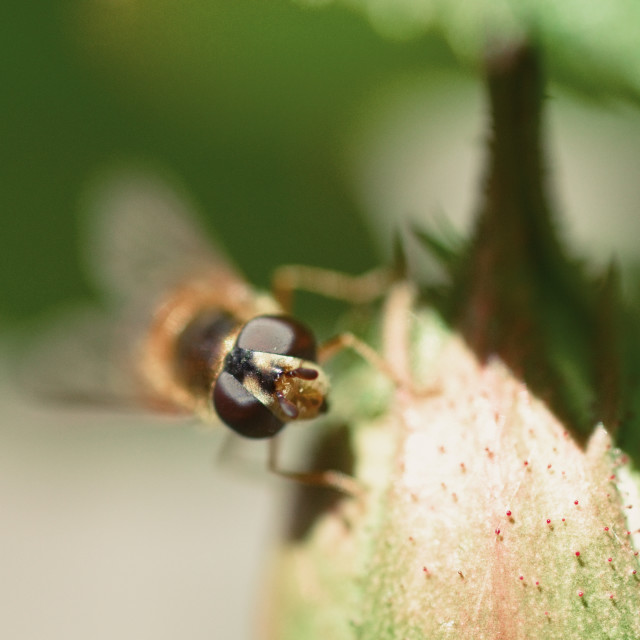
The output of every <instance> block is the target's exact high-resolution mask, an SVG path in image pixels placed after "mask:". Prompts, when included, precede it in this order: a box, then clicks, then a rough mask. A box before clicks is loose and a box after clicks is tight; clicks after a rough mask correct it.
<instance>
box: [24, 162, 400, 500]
mask: <svg viewBox="0 0 640 640" xmlns="http://www.w3.org/2000/svg"><path fill="white" fill-rule="evenodd" d="M85 208H87V209H88V213H89V214H90V215H89V218H88V219H89V223H90V226H91V229H90V232H89V233H88V234H87V236H88V240H87V245H86V249H87V262H88V266H89V269H90V271H91V272H92V274H93V276H94V279H95V280H96V281H97V282H98V284H100V285H101V288H102V289H103V290H104V291H105V292H106V305H107V313H105V314H102V316H101V317H100V318H99V319H96V318H95V317H93V315H94V314H90V315H91V316H92V317H90V318H89V319H88V320H87V321H83V320H80V321H78V320H74V321H73V324H75V326H74V327H72V328H70V324H72V323H70V322H69V321H68V319H65V322H63V323H60V324H61V327H60V330H59V331H58V332H57V333H58V334H62V339H61V336H60V335H56V336H54V335H50V336H49V335H48V336H46V337H45V339H44V340H45V342H46V343H47V344H46V345H45V349H48V351H49V354H48V356H47V355H44V356H41V355H38V356H36V358H35V359H33V361H32V363H31V365H30V367H29V369H30V374H29V375H32V374H34V373H35V374H37V380H36V386H39V387H40V391H41V393H44V394H48V395H53V396H57V397H63V398H64V397H69V396H71V399H74V400H75V399H78V398H79V399H80V400H86V401H89V402H91V403H93V404H95V402H96V401H97V402H101V401H105V402H108V403H112V402H115V403H120V404H121V402H122V400H123V399H124V400H125V401H126V402H127V404H129V405H131V404H135V405H140V404H144V405H146V406H147V407H151V408H158V409H162V410H165V411H167V410H169V411H172V412H186V413H195V414H197V415H198V416H199V417H201V418H203V419H204V420H206V421H210V420H215V419H216V418H217V419H218V420H220V421H221V422H223V423H224V424H225V425H226V426H228V427H229V428H231V429H232V430H233V431H234V432H235V433H237V434H239V435H241V436H244V437H246V438H254V439H255V438H268V439H273V437H274V436H275V435H276V434H278V433H279V432H280V431H281V429H282V428H283V427H284V426H285V425H286V424H287V423H289V422H293V421H296V420H309V419H312V418H315V417H316V416H318V415H319V414H321V413H323V412H324V411H326V409H327V394H328V391H329V381H328V378H327V376H326V374H325V373H324V371H323V369H322V367H321V366H320V365H319V364H318V360H319V356H322V357H328V356H330V355H331V354H332V353H333V352H335V351H336V350H339V349H341V348H343V347H345V346H346V347H351V348H353V349H355V350H356V351H358V352H359V353H360V354H361V355H363V356H364V357H365V358H367V359H368V360H371V361H373V362H374V363H375V364H376V365H378V366H380V367H381V368H382V369H384V368H385V364H384V362H382V359H381V358H380V357H379V356H378V355H377V353H376V352H375V351H374V350H373V349H372V348H371V347H368V346H367V345H366V344H364V343H361V342H360V341H359V340H358V339H356V338H355V337H353V336H352V335H351V334H342V335H340V336H338V337H336V338H335V339H333V340H331V341H329V342H328V343H327V344H325V345H323V346H321V347H320V348H318V346H317V345H316V341H315V339H314V336H313V334H312V332H311V330H310V329H308V328H307V327H306V326H305V325H304V324H302V323H301V322H299V321H298V320H296V319H295V318H293V317H291V316H290V315H289V313H288V309H286V308H285V307H287V306H288V305H289V302H290V299H291V292H292V290H293V289H295V288H306V289H310V290H312V291H316V292H318V293H326V294H331V295H334V296H336V297H341V298H344V299H347V300H356V301H358V300H362V301H366V300H369V299H371V298H373V297H375V296H377V295H379V293H380V291H381V290H382V289H384V287H385V286H386V284H387V282H388V274H387V273H386V272H371V273H370V274H365V276H361V277H360V278H342V277H341V276H337V275H336V274H334V273H333V272H328V271H324V270H316V269H310V268H306V269H305V268H303V267H297V268H284V269H281V270H280V271H279V272H278V273H279V277H278V278H277V279H276V294H277V297H278V298H279V300H280V302H278V301H277V300H276V299H275V298H274V297H273V296H271V295H267V294H261V293H258V292H256V291H255V290H254V289H252V288H251V287H250V286H249V285H248V284H247V283H246V282H245V280H244V279H243V278H242V277H241V276H240V275H239V274H238V273H237V272H236V270H235V269H234V268H233V267H231V266H230V263H229V262H228V261H227V260H226V259H225V258H224V257H223V253H222V251H220V250H219V249H217V248H215V247H213V245H212V244H211V243H210V242H209V241H208V240H205V238H206V237H207V234H206V233H204V232H202V231H201V230H199V229H198V227H197V225H196V224H195V221H194V220H193V219H192V217H191V216H190V214H189V211H188V209H189V207H187V206H186V205H185V202H184V198H180V197H178V196H177V194H176V193H175V192H174V190H172V189H170V188H169V187H168V186H167V185H166V184H165V183H164V182H163V181H162V180H160V179H158V178H156V177H155V176H152V175H149V174H146V173H140V172H136V173H123V174H120V175H118V176H115V177H112V178H111V179H110V180H106V181H105V180H103V181H102V183H100V184H99V186H98V188H97V189H94V190H93V192H91V193H90V197H89V198H88V200H87V203H86V207H85ZM96 351H99V352H100V355H99V356H98V357H96ZM89 352H91V353H89ZM40 353H42V351H41V352H40ZM91 363H93V365H92V364H91ZM69 378H72V380H69ZM61 388H62V389H63V391H62V392H61V391H60V389H61ZM69 390H75V391H72V392H70V391H69ZM274 456H275V454H271V455H270V466H271V467H272V468H275V467H276V463H275V458H274ZM283 475H289V476H292V477H297V478H298V479H302V480H309V481H310V482H314V483H319V484H327V483H328V484H332V485H334V486H337V487H338V488H340V489H342V490H345V489H344V486H345V484H344V482H343V481H342V480H340V479H339V478H338V479H336V478H337V476H335V475H331V472H329V475H326V474H324V475H323V474H283ZM327 479H328V480H327ZM347 491H350V489H347Z"/></svg>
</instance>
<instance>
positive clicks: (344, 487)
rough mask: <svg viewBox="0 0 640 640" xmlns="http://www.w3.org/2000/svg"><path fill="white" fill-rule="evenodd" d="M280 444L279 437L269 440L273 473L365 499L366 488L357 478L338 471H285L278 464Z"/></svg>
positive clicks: (270, 462) (269, 463) (269, 464)
mask: <svg viewBox="0 0 640 640" xmlns="http://www.w3.org/2000/svg"><path fill="white" fill-rule="evenodd" d="M279 442H280V441H279V439H278V436H275V437H273V438H271V439H270V440H269V458H268V468H269V471H271V472H272V473H275V474H276V475H278V476H280V477H282V478H287V479H288V480H294V481H295V482H300V483H302V484H306V485H310V486H314V487H326V488H330V489H335V490H336V491H338V492H340V493H343V494H345V495H347V496H350V497H352V498H358V499H361V498H363V497H364V495H365V488H364V487H363V486H362V485H361V484H360V483H359V482H358V481H357V480H356V479H355V478H353V477H351V476H350V475H348V474H346V473H342V472H341V471H336V470H334V469H327V470H325V471H309V472H305V471H302V472H297V471H284V470H283V469H281V468H280V465H279V464H278V447H279Z"/></svg>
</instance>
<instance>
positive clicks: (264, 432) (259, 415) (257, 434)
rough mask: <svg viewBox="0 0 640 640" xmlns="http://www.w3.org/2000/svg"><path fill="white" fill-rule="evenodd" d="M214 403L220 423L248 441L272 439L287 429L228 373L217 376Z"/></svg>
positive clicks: (224, 372) (214, 387)
mask: <svg viewBox="0 0 640 640" xmlns="http://www.w3.org/2000/svg"><path fill="white" fill-rule="evenodd" d="M212 399H213V406H214V408H215V410H216V413H217V414H218V417H219V418H220V420H222V422H224V423H225V424H226V425H227V426H228V427H230V428H231V429H233V430H234V431H235V432H236V433H238V434H240V435H241V436H244V437H245V438H271V437H272V436H275V435H276V433H278V431H280V429H282V427H284V423H283V422H281V421H280V420H278V418H276V417H275V416H274V415H273V413H271V411H269V409H267V407H265V406H264V405H263V404H262V403H261V402H260V401H259V400H257V399H256V398H254V397H253V396H252V395H251V394H250V393H249V392H248V391H247V390H246V389H245V388H244V387H243V386H242V384H241V383H240V382H238V381H237V380H236V379H235V378H234V377H233V376H232V375H231V374H230V373H227V372H226V371H223V372H222V373H221V374H220V375H219V376H218V379H217V380H216V383H215V385H214V386H213V398H212Z"/></svg>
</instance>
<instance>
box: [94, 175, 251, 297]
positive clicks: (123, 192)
mask: <svg viewBox="0 0 640 640" xmlns="http://www.w3.org/2000/svg"><path fill="white" fill-rule="evenodd" d="M84 203H85V206H84V207H83V209H84V211H83V214H84V219H85V221H86V229H87V230H86V234H85V235H86V243H85V245H84V247H83V248H84V251H85V254H86V258H85V261H86V264H87V268H88V270H89V272H90V273H91V275H92V277H93V279H94V280H95V281H96V282H97V283H98V284H99V285H100V286H101V288H102V289H103V291H104V292H105V293H106V294H108V295H109V296H110V297H112V300H111V302H115V303H116V304H118V305H124V306H128V305H130V304H132V303H133V304H135V305H136V306H140V304H141V303H142V302H144V301H153V299H154V298H157V297H158V296H160V295H162V294H164V293H166V291H167V290H169V289H171V288H174V287H175V286H177V285H179V284H181V283H182V282H184V281H185V280H188V279H192V278H197V277H203V276H205V275H206V274H208V273H210V274H213V276H214V277H215V279H218V280H220V279H233V280H237V281H242V279H241V278H240V276H239V275H238V273H237V272H236V270H235V269H234V268H233V267H231V266H230V263H229V261H228V260H227V259H226V257H225V255H224V253H223V251H222V250H221V249H220V247H219V246H217V245H214V243H213V241H212V239H211V237H210V235H209V234H208V233H207V232H205V231H204V230H203V229H202V228H201V227H200V225H199V224H198V223H197V219H196V217H195V215H194V213H193V207H192V206H191V205H190V203H189V199H188V197H187V196H186V194H185V193H181V192H179V191H178V190H177V189H176V188H174V187H172V186H169V185H168V184H167V182H165V181H164V180H162V179H160V178H159V177H158V176H157V175H154V174H151V173H147V172H144V171H141V170H131V171H127V172H119V173H113V174H111V175H108V176H102V177H101V178H99V179H98V180H96V181H94V184H93V185H92V187H90V188H89V189H88V191H87V195H86V196H85V198H84Z"/></svg>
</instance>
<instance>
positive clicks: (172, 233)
mask: <svg viewBox="0 0 640 640" xmlns="http://www.w3.org/2000/svg"><path fill="white" fill-rule="evenodd" d="M84 203H85V206H84V208H85V209H86V210H87V211H86V213H87V217H86V220H87V224H86V227H87V232H86V244H85V245H84V247H83V248H84V250H85V252H86V262H87V268H88V270H89V273H90V275H91V276H92V278H93V279H94V280H95V281H96V283H97V284H98V286H99V287H100V289H101V293H103V295H104V300H103V305H102V306H101V307H97V306H95V307H93V308H85V309H80V310H78V309H75V310H70V311H69V310H68V311H62V312H60V313H59V314H58V316H57V318H55V320H53V321H50V322H49V324H48V326H47V327H46V328H45V329H43V330H41V331H38V332H37V333H38V337H37V340H36V341H35V344H34V345H33V348H31V349H30V350H29V353H28V354H27V357H26V358H24V359H23V362H22V364H21V367H20V372H19V377H20V382H21V386H23V387H27V388H28V389H29V390H30V391H32V392H35V394H37V395H38V396H40V397H44V398H46V399H48V400H54V401H59V402H62V403H65V404H79V403H80V404H86V405H91V406H108V407H115V406H120V407H126V408H134V407H138V408H139V407H141V406H144V407H150V408H153V409H162V410H167V409H170V410H172V411H177V410H178V409H177V408H176V407H175V406H173V405H172V404H171V403H170V402H167V400H166V398H162V397H155V396H154V394H153V393H152V392H150V391H149V389H148V388H146V387H145V385H144V384H143V381H142V380H141V379H140V375H139V368H140V367H139V361H138V360H139V345H140V342H141V341H142V340H144V338H145V332H147V331H148V328H149V324H150V322H151V320H152V318H153V315H154V309H155V307H156V305H158V304H159V302H160V301H161V300H162V298H163V297H164V296H166V295H168V293H170V292H171V290H173V289H175V288H176V287H180V286H181V285H182V284H184V283H185V282H197V283H198V286H200V287H208V288H211V290H212V291H214V292H215V291H217V290H225V289H226V290H229V289H232V290H233V291H234V292H235V293H236V294H237V297H239V298H243V297H245V296H246V297H249V296H250V295H251V293H250V289H249V287H248V285H247V284H246V283H245V282H244V280H243V279H242V278H241V277H240V276H239V275H238V273H237V272H236V271H235V269H234V268H233V267H231V266H230V265H229V263H228V262H227V261H226V260H225V259H224V257H223V254H222V252H221V251H219V250H217V249H215V246H214V245H213V244H212V243H211V242H209V240H208V235H207V234H206V233H205V232H203V231H202V230H201V229H199V228H198V225H197V223H196V222H195V220H194V218H193V215H192V214H191V212H190V207H189V206H188V204H187V200H186V198H181V197H180V196H179V195H178V194H177V192H176V191H175V190H173V189H171V188H170V187H168V186H167V184H166V183H165V182H163V181H162V180H161V179H159V178H157V177H156V176H153V175H150V174H146V173H143V172H127V173H120V174H118V175H115V176H111V177H110V178H108V179H103V180H100V181H97V182H96V183H95V184H94V186H93V187H92V188H91V189H90V190H89V192H88V196H87V197H85V200H84ZM83 213H85V212H83Z"/></svg>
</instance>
